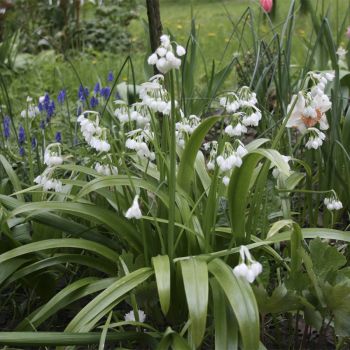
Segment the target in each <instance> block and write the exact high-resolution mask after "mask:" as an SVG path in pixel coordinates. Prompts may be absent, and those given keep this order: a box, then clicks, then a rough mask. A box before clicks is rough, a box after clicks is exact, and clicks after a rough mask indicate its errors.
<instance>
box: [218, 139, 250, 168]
mask: <svg viewBox="0 0 350 350" xmlns="http://www.w3.org/2000/svg"><path fill="white" fill-rule="evenodd" d="M247 153H248V151H247V149H246V148H245V147H244V145H243V144H242V143H239V145H238V147H237V148H236V149H235V148H234V147H233V146H232V145H231V143H229V142H225V146H224V150H223V152H222V154H221V155H219V156H218V157H217V158H216V163H217V165H218V166H219V168H220V170H221V171H222V172H228V171H231V170H232V169H233V168H234V167H237V168H239V167H240V166H241V165H242V158H243V157H244V156H245V155H246V154H247Z"/></svg>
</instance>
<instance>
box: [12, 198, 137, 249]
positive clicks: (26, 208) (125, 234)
mask: <svg viewBox="0 0 350 350" xmlns="http://www.w3.org/2000/svg"><path fill="white" fill-rule="evenodd" d="M50 210H57V211H67V212H69V213H71V214H73V215H75V216H78V217H83V218H85V219H86V218H89V219H90V220H92V221H93V222H95V221H94V220H96V221H97V222H98V223H102V224H104V225H105V226H107V227H109V228H110V229H111V230H112V232H117V233H118V234H120V236H121V237H122V238H123V239H125V240H126V241H128V242H129V244H130V245H131V246H132V247H134V248H135V249H137V250H138V251H142V249H141V247H142V245H141V238H140V235H139V234H138V233H137V232H136V231H135V229H134V227H133V226H132V225H131V223H129V222H128V221H127V219H125V218H124V217H123V216H121V215H120V214H119V215H118V214H117V213H115V212H113V211H111V210H107V209H104V208H100V207H98V206H96V205H93V204H83V203H74V202H35V203H29V204H23V205H21V206H19V207H17V208H16V209H14V210H13V211H12V212H11V215H12V216H15V215H20V214H28V213H30V212H34V215H35V212H36V211H41V212H42V211H50Z"/></svg>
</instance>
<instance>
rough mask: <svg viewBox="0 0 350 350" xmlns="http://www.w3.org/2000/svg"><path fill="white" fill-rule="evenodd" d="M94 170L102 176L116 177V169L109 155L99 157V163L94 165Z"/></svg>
mask: <svg viewBox="0 0 350 350" xmlns="http://www.w3.org/2000/svg"><path fill="white" fill-rule="evenodd" d="M95 170H96V171H97V172H98V173H99V174H100V175H104V176H109V175H118V168H117V167H116V166H114V165H113V163H112V158H111V155H110V154H107V155H105V156H103V157H100V159H99V162H97V163H96V164H95Z"/></svg>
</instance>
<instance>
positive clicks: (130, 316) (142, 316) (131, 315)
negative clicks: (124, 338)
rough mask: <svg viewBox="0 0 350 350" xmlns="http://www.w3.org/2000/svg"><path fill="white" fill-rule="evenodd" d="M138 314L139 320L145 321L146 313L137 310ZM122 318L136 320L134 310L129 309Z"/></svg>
mask: <svg viewBox="0 0 350 350" xmlns="http://www.w3.org/2000/svg"><path fill="white" fill-rule="evenodd" d="M137 313H138V316H139V321H140V322H145V320H146V314H145V313H144V311H142V310H137ZM124 320H125V321H136V317H135V313H134V310H131V311H130V312H128V313H127V314H125V315H124Z"/></svg>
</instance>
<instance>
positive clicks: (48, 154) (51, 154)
mask: <svg viewBox="0 0 350 350" xmlns="http://www.w3.org/2000/svg"><path fill="white" fill-rule="evenodd" d="M53 147H57V149H58V152H55V151H52V150H51V149H52V148H53ZM62 163H63V157H62V156H61V151H60V146H59V144H57V143H53V144H50V145H48V146H47V147H46V150H45V153H44V164H46V165H48V166H49V167H50V166H55V165H61V164H62Z"/></svg>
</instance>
